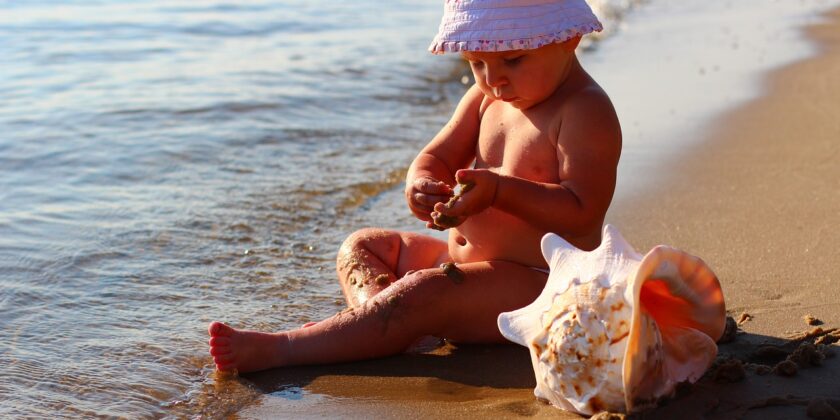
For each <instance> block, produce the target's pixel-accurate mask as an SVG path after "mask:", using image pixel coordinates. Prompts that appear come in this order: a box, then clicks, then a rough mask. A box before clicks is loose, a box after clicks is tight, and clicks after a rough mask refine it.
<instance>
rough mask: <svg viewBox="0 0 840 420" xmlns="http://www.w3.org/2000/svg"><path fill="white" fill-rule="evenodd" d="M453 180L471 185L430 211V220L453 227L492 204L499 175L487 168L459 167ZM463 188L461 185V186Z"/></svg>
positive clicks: (439, 224)
mask: <svg viewBox="0 0 840 420" xmlns="http://www.w3.org/2000/svg"><path fill="white" fill-rule="evenodd" d="M455 180H456V181H458V183H459V184H462V185H471V187H470V189H469V190H468V191H465V192H462V193H461V194H460V196H459V197H458V198H457V199H455V200H451V201H450V202H448V203H437V204H436V205H435V207H434V210H435V211H433V212H432V221H433V222H434V223H435V224H436V225H438V226H441V227H447V228H448V227H455V226H458V225H460V224H461V223H463V222H464V220H466V218H467V217H469V216H472V215H474V214H476V213H480V212H481V211H483V210H484V209H486V208H487V207H490V206H492V205H493V201H494V200H495V198H496V187H497V186H498V184H499V175H498V174H496V173H495V172H492V171H490V170H487V169H461V170H459V171H458V172H457V173H456V174H455ZM462 188H463V187H462Z"/></svg>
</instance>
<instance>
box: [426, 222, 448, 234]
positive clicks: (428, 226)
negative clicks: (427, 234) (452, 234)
mask: <svg viewBox="0 0 840 420" xmlns="http://www.w3.org/2000/svg"><path fill="white" fill-rule="evenodd" d="M426 227H427V228H429V229H434V230H439V231H441V232H443V231H444V230H446V228H445V227H442V226H438V225H436V224H434V222H426Z"/></svg>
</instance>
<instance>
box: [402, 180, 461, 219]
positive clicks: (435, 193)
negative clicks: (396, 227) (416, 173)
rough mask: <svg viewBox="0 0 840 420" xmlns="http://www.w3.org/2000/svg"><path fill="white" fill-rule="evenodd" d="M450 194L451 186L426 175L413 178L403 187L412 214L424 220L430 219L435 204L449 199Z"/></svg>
mask: <svg viewBox="0 0 840 420" xmlns="http://www.w3.org/2000/svg"><path fill="white" fill-rule="evenodd" d="M452 194H453V191H452V187H450V186H449V185H447V184H446V183H445V182H443V181H438V180H436V179H434V178H431V177H427V176H424V177H420V178H416V179H414V181H413V182H411V184H410V185H408V186H406V189H405V198H406V200H407V201H408V207H409V208H410V209H411V212H412V213H414V216H416V217H417V218H418V219H420V220H422V221H424V222H429V221H431V220H432V216H431V213H432V211H433V210H434V208H435V204H437V203H445V202H447V201H449V198H450V197H452Z"/></svg>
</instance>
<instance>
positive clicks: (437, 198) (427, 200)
mask: <svg viewBox="0 0 840 420" xmlns="http://www.w3.org/2000/svg"><path fill="white" fill-rule="evenodd" d="M412 198H413V199H414V202H415V203H417V204H419V205H421V206H426V207H428V208H429V210H431V209H432V207H434V205H435V204H437V203H443V202H446V201H448V200H449V196H448V195H437V194H424V193H419V192H418V193H414V195H413V196H412Z"/></svg>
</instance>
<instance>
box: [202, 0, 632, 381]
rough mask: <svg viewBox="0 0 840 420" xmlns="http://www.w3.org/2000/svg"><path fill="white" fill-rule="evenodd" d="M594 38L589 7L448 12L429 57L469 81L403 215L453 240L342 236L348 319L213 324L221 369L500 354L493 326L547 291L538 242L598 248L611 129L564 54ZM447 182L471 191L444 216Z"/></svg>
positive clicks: (490, 5)
mask: <svg viewBox="0 0 840 420" xmlns="http://www.w3.org/2000/svg"><path fill="white" fill-rule="evenodd" d="M600 29H601V25H600V23H599V22H598V20H597V18H596V17H595V16H594V15H593V14H592V11H591V10H590V9H589V7H588V6H587V4H586V3H585V1H584V0H555V1H545V0H542V1H535V0H486V1H478V0H472V1H468V0H462V1H457V0H447V1H446V5H445V9H444V16H443V21H442V22H441V25H440V30H439V32H438V35H437V37H435V39H434V41H433V43H432V45H431V47H430V50H431V51H432V52H433V53H436V54H442V53H445V52H460V54H461V56H462V57H463V58H464V59H465V60H467V61H469V64H470V67H471V69H472V73H473V76H474V77H475V84H474V85H473V86H472V87H471V88H470V89H469V90H468V91H467V92H466V94H464V97H463V98H462V99H461V101H460V103H459V104H458V107H457V108H456V109H455V113H454V115H453V116H452V118H451V120H450V121H449V123H447V124H446V126H445V127H443V129H442V130H441V131H440V132H439V133H438V134H437V135H436V136H435V137H434V138H433V139H432V140H431V141H430V142H429V143H428V144H427V145H426V147H424V148H423V150H421V151H420V153H419V154H418V156H417V157H416V158H415V159H414V161H413V162H412V164H411V167H410V168H409V171H408V176H407V178H406V191H405V195H406V199H407V201H408V206H409V208H410V210H411V211H412V213H413V214H414V215H415V216H416V217H417V218H418V219H420V220H422V221H424V222H426V224H427V226H428V227H429V228H438V229H440V228H449V229H450V230H449V239H448V242H443V241H440V240H438V239H435V238H433V237H430V236H426V235H420V234H416V233H410V232H400V231H389V230H383V229H376V228H369V229H363V230H360V231H357V232H355V233H353V234H352V235H350V237H349V238H347V240H346V241H345V242H344V244H343V245H342V246H341V248H340V250H339V252H338V263H337V271H338V278H339V281H340V283H341V287H342V289H343V291H344V295H345V297H346V299H347V303H348V306H349V308H348V309H346V310H344V311H342V312H340V313H338V314H336V315H334V316H332V317H330V318H327V319H325V320H323V321H320V322H317V323H310V324H307V325H306V326H304V327H303V328H299V329H295V330H290V331H280V332H274V333H268V332H256V331H245V330H237V329H234V328H231V327H230V326H228V325H226V324H223V323H221V322H212V323H211V324H210V326H209V332H210V336H211V338H210V354H211V355H212V356H213V360H214V361H215V364H216V367H217V369H218V370H220V371H234V370H237V371H239V372H249V371H256V370H262V369H268V368H273V367H279V366H288V365H301V364H316V363H333V362H344V361H352V360H359V359H369V358H375V357H383V356H388V355H393V354H397V353H401V352H403V351H404V350H406V349H407V348H408V347H409V346H411V344H412V343H414V342H415V341H416V340H418V339H420V338H422V337H425V336H430V335H431V336H436V337H442V338H446V339H449V340H453V341H457V342H469V343H492V342H503V341H505V340H504V338H503V337H502V335H501V334H500V332H499V330H498V328H497V326H496V318H497V317H498V315H499V313H501V312H506V311H511V310H514V309H517V308H521V307H524V306H526V305H528V304H529V303H531V302H532V301H533V300H534V299H535V298H536V297H537V296H538V295H539V294H540V292H541V291H542V289H543V286H544V285H545V282H546V278H547V269H546V263H545V260H544V259H543V257H542V254H541V251H540V239H541V238H542V236H543V235H544V234H545V233H547V232H554V233H557V234H560V235H561V236H562V237H563V238H565V239H566V240H568V241H569V242H570V243H571V244H573V245H575V246H576V247H578V248H581V249H587V250H589V249H593V248H595V247H597V246H598V244H599V243H600V242H601V225H602V223H603V220H604V215H605V213H606V211H607V208H608V206H609V204H610V201H611V199H612V195H613V190H614V189H615V179H616V166H617V164H618V159H619V155H620V153H621V130H620V127H619V123H618V119H617V117H616V115H615V110H614V108H613V106H612V104H611V102H610V100H609V98H608V97H607V95H606V93H604V91H603V90H602V89H601V87H600V86H598V84H597V83H596V82H595V81H594V80H593V79H592V77H590V75H589V74H587V73H586V71H585V70H584V69H583V68H582V67H581V64H580V63H579V62H578V59H577V56H576V55H575V49H576V47H577V45H578V43H579V41H580V37H581V36H582V35H584V34H586V33H589V32H592V31H598V30H600ZM456 183H460V184H469V185H471V188H470V189H469V191H465V192H462V193H460V194H459V195H458V197H457V199H455V200H453V201H452V202H451V203H450V204H447V202H448V201H449V200H450V198H452V197H453V195H454V192H455V186H456Z"/></svg>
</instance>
